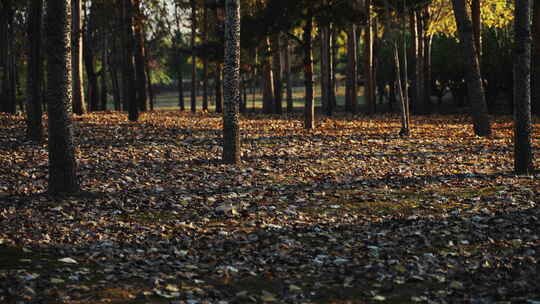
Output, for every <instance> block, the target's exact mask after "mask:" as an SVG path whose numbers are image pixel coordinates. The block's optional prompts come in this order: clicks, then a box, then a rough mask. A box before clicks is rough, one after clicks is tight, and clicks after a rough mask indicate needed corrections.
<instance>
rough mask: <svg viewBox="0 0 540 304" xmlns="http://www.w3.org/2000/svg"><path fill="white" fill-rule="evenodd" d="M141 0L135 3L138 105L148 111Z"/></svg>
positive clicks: (140, 108) (141, 109)
mask: <svg viewBox="0 0 540 304" xmlns="http://www.w3.org/2000/svg"><path fill="white" fill-rule="evenodd" d="M140 1H141V0H137V1H136V2H135V4H134V13H135V14H136V15H135V16H136V18H134V19H135V27H134V28H135V36H134V37H133V39H134V46H135V72H136V73H137V74H136V77H135V81H136V83H137V85H136V96H137V106H138V108H139V110H140V111H147V110H148V108H149V102H148V82H147V80H148V77H147V75H146V50H145V46H144V42H145V39H144V29H143V26H144V25H143V14H142V12H141V8H140Z"/></svg>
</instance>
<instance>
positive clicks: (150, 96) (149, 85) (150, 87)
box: [144, 53, 156, 111]
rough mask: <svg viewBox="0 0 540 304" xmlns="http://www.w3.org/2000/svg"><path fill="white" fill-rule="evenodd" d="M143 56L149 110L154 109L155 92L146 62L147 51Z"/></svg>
mask: <svg viewBox="0 0 540 304" xmlns="http://www.w3.org/2000/svg"><path fill="white" fill-rule="evenodd" d="M145 57H146V58H145V63H144V69H145V71H146V83H147V89H148V100H149V102H150V111H154V107H155V106H156V94H155V93H154V85H153V84H152V71H151V70H150V65H149V64H148V53H147V54H146V56H145Z"/></svg>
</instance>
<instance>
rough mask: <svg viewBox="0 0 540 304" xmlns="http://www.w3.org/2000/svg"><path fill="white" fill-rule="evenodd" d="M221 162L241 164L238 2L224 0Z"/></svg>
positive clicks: (235, 0)
mask: <svg viewBox="0 0 540 304" xmlns="http://www.w3.org/2000/svg"><path fill="white" fill-rule="evenodd" d="M223 75H224V79H223V82H224V86H223V88H224V100H225V101H224V109H223V162H224V163H227V164H239V163H240V122H239V120H240V114H239V103H240V0H226V22H225V60H224V73H223Z"/></svg>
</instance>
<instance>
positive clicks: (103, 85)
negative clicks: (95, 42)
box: [99, 35, 109, 110]
mask: <svg viewBox="0 0 540 304" xmlns="http://www.w3.org/2000/svg"><path fill="white" fill-rule="evenodd" d="M102 39H103V41H104V42H103V50H101V52H102V53H101V71H100V73H99V74H100V80H101V93H100V95H101V97H100V98H99V99H100V101H101V105H100V108H99V109H100V110H107V102H108V98H107V96H108V95H109V88H108V85H107V69H108V64H107V45H108V43H107V38H106V37H105V35H103V36H102Z"/></svg>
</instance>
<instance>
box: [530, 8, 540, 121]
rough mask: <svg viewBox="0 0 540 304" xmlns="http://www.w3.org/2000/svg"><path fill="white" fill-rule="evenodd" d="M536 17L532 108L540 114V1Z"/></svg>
mask: <svg viewBox="0 0 540 304" xmlns="http://www.w3.org/2000/svg"><path fill="white" fill-rule="evenodd" d="M533 7H534V17H533V39H534V52H533V54H534V55H533V56H532V60H533V75H532V86H533V88H532V89H533V90H532V101H533V104H532V110H533V112H534V113H535V114H537V115H540V1H534V3H533Z"/></svg>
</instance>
